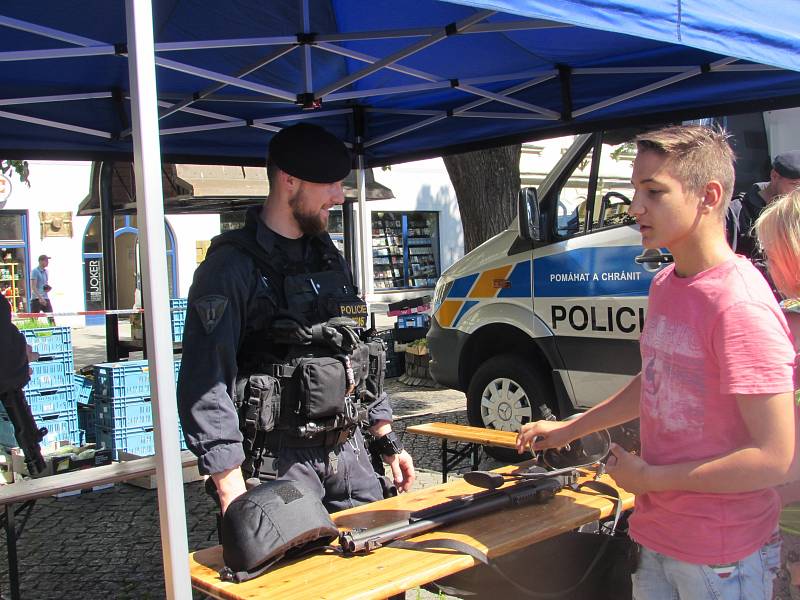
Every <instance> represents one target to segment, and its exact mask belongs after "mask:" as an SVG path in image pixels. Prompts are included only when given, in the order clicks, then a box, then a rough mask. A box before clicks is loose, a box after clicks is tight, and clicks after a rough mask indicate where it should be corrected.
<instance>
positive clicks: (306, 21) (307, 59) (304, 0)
mask: <svg viewBox="0 0 800 600" xmlns="http://www.w3.org/2000/svg"><path fill="white" fill-rule="evenodd" d="M300 5H301V9H302V12H303V33H311V14H310V11H309V9H308V0H300ZM303 79H304V80H305V88H304V91H305V92H306V93H307V94H310V93H311V92H313V91H314V75H313V73H312V71H311V46H310V45H308V44H303Z"/></svg>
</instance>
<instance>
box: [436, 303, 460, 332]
mask: <svg viewBox="0 0 800 600" xmlns="http://www.w3.org/2000/svg"><path fill="white" fill-rule="evenodd" d="M463 304H464V301H463V300H445V301H444V302H442V305H441V306H440V307H439V310H438V312H437V313H436V320H437V321H439V325H441V326H442V327H450V325H452V323H453V319H455V318H456V315H457V314H458V311H459V310H461V306H462V305H463Z"/></svg>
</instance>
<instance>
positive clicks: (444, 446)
mask: <svg viewBox="0 0 800 600" xmlns="http://www.w3.org/2000/svg"><path fill="white" fill-rule="evenodd" d="M447 463H448V460H447V438H442V483H447Z"/></svg>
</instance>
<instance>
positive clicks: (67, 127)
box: [0, 110, 113, 140]
mask: <svg viewBox="0 0 800 600" xmlns="http://www.w3.org/2000/svg"><path fill="white" fill-rule="evenodd" d="M0 117H1V118H3V119H11V120H13V121H23V122H25V123H32V124H34V125H42V126H44V127H52V128H53V129H63V130H65V131H74V132H75V133H85V134H86V135H93V136H96V137H101V138H106V139H107V140H110V139H111V138H112V137H113V136H112V135H111V134H110V133H109V132H107V131H98V130H97V129H89V128H88V127H79V126H78V125H69V124H67V123H58V122H56V121H50V120H48V119H40V118H39V117H29V116H28V115H20V114H17V113H12V112H8V111H5V110H0Z"/></svg>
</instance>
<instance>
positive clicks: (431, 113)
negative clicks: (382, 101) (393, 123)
mask: <svg viewBox="0 0 800 600" xmlns="http://www.w3.org/2000/svg"><path fill="white" fill-rule="evenodd" d="M364 111H365V112H371V113H380V114H384V115H408V116H411V117H436V116H438V115H447V111H444V110H423V109H415V108H375V107H368V108H365V109H364Z"/></svg>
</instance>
